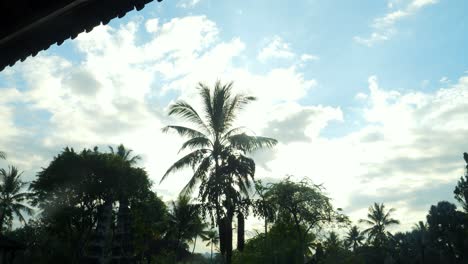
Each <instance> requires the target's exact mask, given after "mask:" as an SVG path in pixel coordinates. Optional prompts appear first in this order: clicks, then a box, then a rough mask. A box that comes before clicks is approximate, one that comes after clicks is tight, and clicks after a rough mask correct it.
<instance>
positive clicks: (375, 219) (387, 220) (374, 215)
mask: <svg viewBox="0 0 468 264" xmlns="http://www.w3.org/2000/svg"><path fill="white" fill-rule="evenodd" d="M394 211H395V209H394V208H390V209H389V210H388V211H385V205H384V204H383V203H382V204H378V203H374V205H372V206H370V207H369V212H368V214H367V219H361V220H359V222H360V223H365V224H367V225H370V227H369V228H368V229H366V230H364V233H365V234H367V235H368V239H369V241H370V242H371V243H373V244H374V246H377V247H380V246H382V245H383V243H384V242H385V241H386V240H387V238H388V235H389V233H388V232H387V231H386V228H387V227H388V226H390V225H396V224H399V223H400V221H398V220H396V219H393V218H391V216H390V215H391V213H393V212H394Z"/></svg>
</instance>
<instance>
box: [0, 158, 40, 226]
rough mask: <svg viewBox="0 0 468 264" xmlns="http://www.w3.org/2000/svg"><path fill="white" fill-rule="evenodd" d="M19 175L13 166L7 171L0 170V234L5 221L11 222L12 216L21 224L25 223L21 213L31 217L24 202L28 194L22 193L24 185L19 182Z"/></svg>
mask: <svg viewBox="0 0 468 264" xmlns="http://www.w3.org/2000/svg"><path fill="white" fill-rule="evenodd" d="M21 174H22V172H19V171H18V169H17V168H16V167H14V166H11V167H9V170H8V171H6V170H5V169H0V178H1V181H2V182H1V184H0V232H1V230H2V229H3V225H4V224H5V221H11V219H12V217H13V215H15V216H16V217H18V218H19V220H20V221H21V222H23V223H26V220H25V219H24V216H23V213H26V214H28V215H32V213H33V210H32V209H31V208H30V207H29V206H28V205H26V204H24V202H25V201H26V200H27V198H28V195H29V193H27V192H22V189H23V188H24V187H25V185H26V183H25V182H22V181H21V179H20V178H21Z"/></svg>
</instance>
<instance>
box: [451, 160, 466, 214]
mask: <svg viewBox="0 0 468 264" xmlns="http://www.w3.org/2000/svg"><path fill="white" fill-rule="evenodd" d="M463 158H464V159H465V162H466V171H465V175H464V176H463V177H461V178H460V180H459V181H458V183H457V186H456V187H455V190H454V191H453V193H454V194H455V199H456V200H457V201H458V202H459V203H460V204H461V205H462V207H463V209H464V210H465V212H467V213H468V154H467V153H466V152H465V153H463Z"/></svg>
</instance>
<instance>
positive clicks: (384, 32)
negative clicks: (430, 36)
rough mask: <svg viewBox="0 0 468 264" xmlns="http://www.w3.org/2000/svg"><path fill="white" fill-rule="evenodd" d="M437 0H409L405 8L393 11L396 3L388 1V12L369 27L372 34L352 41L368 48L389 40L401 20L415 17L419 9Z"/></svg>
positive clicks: (356, 37) (357, 37)
mask: <svg viewBox="0 0 468 264" xmlns="http://www.w3.org/2000/svg"><path fill="white" fill-rule="evenodd" d="M436 3H437V0H411V1H409V3H406V5H405V6H403V7H401V8H399V9H398V10H394V7H395V6H396V3H394V2H393V1H390V2H389V3H388V8H389V11H388V13H387V14H385V15H384V16H382V17H377V18H375V19H374V21H373V23H372V24H371V27H372V28H373V32H372V33H371V34H370V36H368V37H361V36H355V37H354V41H356V42H357V43H359V44H363V45H366V46H369V47H372V46H373V45H375V44H377V43H379V42H383V41H386V40H389V39H391V38H392V37H393V36H394V35H395V34H396V33H397V32H398V30H397V28H396V24H397V23H398V22H399V21H401V20H402V19H404V18H406V17H409V16H412V15H415V14H416V13H417V12H418V11H419V10H420V9H422V8H424V7H426V6H429V5H434V4H436Z"/></svg>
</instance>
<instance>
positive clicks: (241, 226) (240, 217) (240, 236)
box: [237, 212, 245, 252]
mask: <svg viewBox="0 0 468 264" xmlns="http://www.w3.org/2000/svg"><path fill="white" fill-rule="evenodd" d="M244 232H245V223H244V214H243V213H241V212H239V213H237V250H239V251H240V252H242V251H243V250H244V244H245V234H244Z"/></svg>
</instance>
